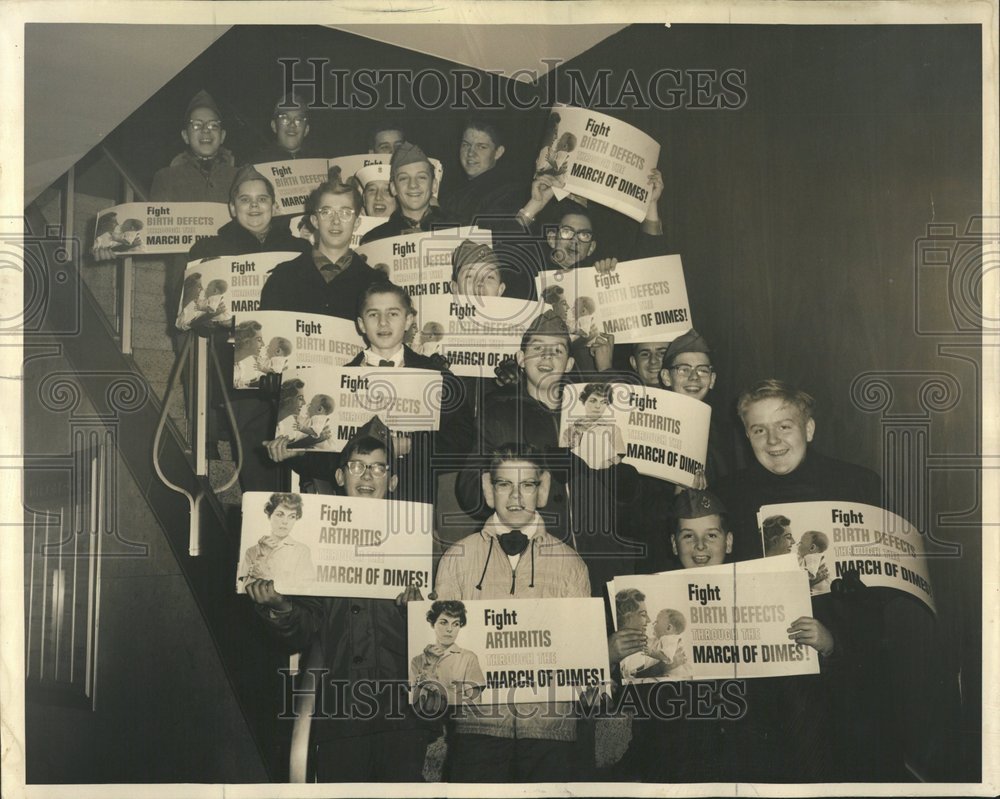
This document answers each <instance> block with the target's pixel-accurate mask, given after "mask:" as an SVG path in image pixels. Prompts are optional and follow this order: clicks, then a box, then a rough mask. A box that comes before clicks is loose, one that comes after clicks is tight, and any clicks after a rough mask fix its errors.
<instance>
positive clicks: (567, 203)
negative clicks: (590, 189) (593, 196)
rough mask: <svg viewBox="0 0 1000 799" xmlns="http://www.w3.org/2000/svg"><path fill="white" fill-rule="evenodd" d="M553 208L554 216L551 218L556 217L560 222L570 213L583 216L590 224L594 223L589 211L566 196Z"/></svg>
mask: <svg viewBox="0 0 1000 799" xmlns="http://www.w3.org/2000/svg"><path fill="white" fill-rule="evenodd" d="M553 210H554V211H555V216H554V217H553V218H554V219H557V220H558V221H559V223H560V224H561V223H562V220H563V218H565V217H567V216H569V215H570V214H575V215H577V216H585V217H587V221H588V222H590V224H591V225H593V224H594V220H593V219H592V218H591V216H590V211H588V210H587V209H586V208H584V207H583V206H582V205H580V203H578V202H576V201H575V200H571V199H569V198H568V197H567V198H566V199H564V200H560V201H559V202H558V203H557V204H556V207H555V209H553Z"/></svg>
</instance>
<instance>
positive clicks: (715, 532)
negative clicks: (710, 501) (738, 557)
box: [671, 514, 733, 569]
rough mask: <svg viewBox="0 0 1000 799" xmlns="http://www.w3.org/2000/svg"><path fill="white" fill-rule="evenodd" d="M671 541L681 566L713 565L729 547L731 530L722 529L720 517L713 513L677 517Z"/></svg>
mask: <svg viewBox="0 0 1000 799" xmlns="http://www.w3.org/2000/svg"><path fill="white" fill-rule="evenodd" d="M671 544H672V545H673V549H674V554H675V555H676V556H677V559H678V560H680V562H681V565H682V566H683V567H684V568H685V569H694V568H697V567H699V566H716V565H718V564H720V563H724V562H725V560H726V555H727V554H729V553H730V552H732V551H733V534H732V533H727V532H725V531H724V530H723V529H722V519H721V518H720V517H719V516H718V515H717V514H711V515H709V516H702V517H700V518H698V519H678V521H677V532H676V533H675V534H674V536H673V539H672V541H671Z"/></svg>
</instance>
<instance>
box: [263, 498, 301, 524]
mask: <svg viewBox="0 0 1000 799" xmlns="http://www.w3.org/2000/svg"><path fill="white" fill-rule="evenodd" d="M279 505H285V506H286V507H289V508H291V509H292V510H293V511H295V513H296V518H298V519H301V518H302V497H300V496H299V495H298V494H271V498H270V499H268V501H267V504H266V505H265V506H264V513H266V514H267V515H268V516H270V515H271V514H272V513H274V511H275V510H277V508H278V506H279Z"/></svg>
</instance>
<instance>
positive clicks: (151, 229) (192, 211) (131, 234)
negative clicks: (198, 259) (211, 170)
mask: <svg viewBox="0 0 1000 799" xmlns="http://www.w3.org/2000/svg"><path fill="white" fill-rule="evenodd" d="M229 218H230V217H229V206H228V205H226V203H171V202H148V203H122V204H121V205H115V206H112V207H111V208H108V209H106V210H104V211H101V213H100V214H98V216H97V226H96V229H95V230H94V247H95V248H108V249H110V250H111V251H112V252H114V254H115V255H116V256H120V257H122V258H125V257H127V256H130V255H163V254H165V253H178V252H182V253H186V252H188V250H190V249H191V246H192V245H193V244H194V243H195V242H196V241H198V240H199V239H206V238H209V237H210V236H214V235H215V234H216V233H217V232H218V230H219V228H220V227H222V226H223V225H224V224H226V223H227V222H228V221H229Z"/></svg>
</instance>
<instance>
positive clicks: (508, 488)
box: [483, 460, 549, 528]
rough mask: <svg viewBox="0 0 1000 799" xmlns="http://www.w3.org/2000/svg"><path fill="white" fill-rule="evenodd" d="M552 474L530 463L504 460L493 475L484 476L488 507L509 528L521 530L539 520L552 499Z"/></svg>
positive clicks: (484, 491) (484, 490) (484, 492)
mask: <svg viewBox="0 0 1000 799" xmlns="http://www.w3.org/2000/svg"><path fill="white" fill-rule="evenodd" d="M548 487H549V473H548V472H544V471H541V470H540V469H539V468H538V467H537V466H535V464H533V463H531V462H530V461H518V460H509V461H503V462H502V463H501V464H500V465H499V466H498V467H497V468H496V469H495V470H494V471H493V474H484V475H483V494H484V495H485V497H486V504H488V505H489V506H490V507H491V508H493V509H494V510H495V511H496V514H497V518H498V519H499V520H500V521H501V522H502V523H503V524H505V525H507V527H511V528H520V527H524V526H525V525H526V524H529V523H530V522H531V520H532V519H534V518H535V509H536V508H537V507H538V506H539V505H544V504H545V502H544V500H545V498H547V496H548Z"/></svg>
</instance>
